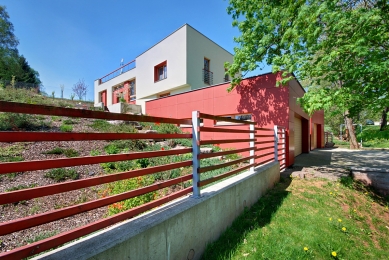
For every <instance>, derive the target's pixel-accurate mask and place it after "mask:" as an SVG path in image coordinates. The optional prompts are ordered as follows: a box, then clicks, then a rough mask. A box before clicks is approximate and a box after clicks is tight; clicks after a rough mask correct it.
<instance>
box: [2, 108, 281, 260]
mask: <svg viewBox="0 0 389 260" xmlns="http://www.w3.org/2000/svg"><path fill="white" fill-rule="evenodd" d="M0 112H12V113H21V114H33V115H46V116H65V117H76V118H89V119H105V120H123V121H135V122H153V123H155V124H157V125H159V124H160V123H166V124H176V125H180V124H185V125H193V131H192V132H193V133H192V134H187V133H183V134H181V133H180V134H158V133H147V134H146V133H81V132H70V133H62V132H31V131H4V132H0V142H14V143H21V142H60V141H95V140H107V141H112V140H150V139H154V140H155V139H158V140H164V139H190V140H192V144H193V147H192V148H181V149H172V150H160V151H141V152H126V153H120V154H112V155H97V156H79V157H73V158H59V159H46V160H31V161H20V162H2V163H0V176H4V175H5V174H9V173H14V172H33V171H40V170H47V169H53V168H62V167H74V166H82V165H90V164H101V163H112V162H121V161H129V160H138V159H148V158H156V157H165V156H170V158H173V156H178V155H183V154H189V153H192V160H186V161H179V162H174V163H172V162H171V163H168V164H164V165H156V166H152V167H146V168H141V169H134V170H129V171H122V172H116V173H111V174H105V175H101V176H94V177H87V178H83V179H79V180H72V181H66V182H60V183H54V184H49V185H45V186H39V187H31V188H27V189H21V190H15V191H10V192H3V193H0V204H2V205H3V204H9V203H18V202H20V201H26V200H32V199H35V198H41V197H45V196H54V195H56V194H60V193H64V192H70V191H75V190H80V189H86V188H90V187H94V186H98V185H105V184H111V183H114V182H117V181H123V180H128V179H132V178H139V177H141V176H146V175H150V174H155V173H160V172H164V171H169V170H174V169H181V171H182V169H185V167H191V170H192V173H191V174H190V173H189V174H188V173H186V174H182V175H181V176H179V177H176V178H173V179H169V180H163V181H160V182H155V183H152V184H150V185H148V186H145V187H141V188H138V189H134V190H128V191H124V192H122V193H119V194H114V195H109V196H103V197H101V198H98V199H95V200H91V201H86V202H83V203H80V204H76V205H71V206H65V207H63V208H59V209H53V210H51V211H48V212H43V213H39V214H35V215H29V216H26V217H23V218H17V219H12V220H10V221H7V222H2V223H0V236H4V235H7V234H11V233H13V232H19V231H21V230H25V229H29V228H34V227H36V226H39V225H43V224H46V223H50V222H53V221H58V220H61V219H64V218H68V217H71V216H74V215H77V214H80V213H84V212H88V211H91V210H94V209H98V208H101V207H106V206H109V205H112V204H114V203H118V202H122V201H125V200H127V199H130V198H135V197H138V196H141V195H144V194H148V193H150V192H156V191H158V190H161V189H165V188H169V187H172V186H173V185H175V186H177V185H179V184H183V183H184V182H187V181H190V180H193V186H192V187H188V188H183V187H180V188H181V190H179V191H175V192H173V193H171V194H169V195H167V196H165V197H162V198H158V199H155V200H152V201H151V202H148V203H145V204H143V205H140V206H137V207H134V208H131V209H129V210H126V211H124V212H121V213H118V214H116V215H114V216H111V217H108V218H105V219H101V220H98V221H96V222H93V223H90V224H87V225H84V226H81V227H77V228H75V229H73V230H69V231H66V232H63V233H60V234H58V235H55V236H52V237H50V238H47V239H44V240H42V241H38V242H35V243H31V244H28V245H25V246H22V247H19V248H16V249H13V250H10V251H7V252H3V253H0V258H4V259H20V258H26V257H29V256H32V255H35V254H37V253H40V252H43V251H46V250H48V249H51V248H54V247H57V246H60V245H62V244H64V243H67V242H70V241H72V240H74V239H77V238H80V237H82V236H85V235H88V234H90V233H91V232H95V231H98V230H100V229H103V228H106V227H108V226H110V225H113V224H115V223H118V222H120V221H123V220H126V219H128V218H131V217H134V216H136V215H139V214H141V213H143V212H145V211H147V210H151V209H153V208H155V207H158V206H161V205H162V204H164V203H167V202H169V201H172V200H174V199H177V198H179V197H182V196H184V195H188V194H189V193H191V192H193V196H194V197H199V196H200V195H201V194H200V188H203V187H205V186H206V185H209V184H212V183H214V182H217V181H220V180H223V179H225V178H227V177H230V176H232V175H235V174H238V173H241V172H243V171H247V170H248V171H250V172H253V171H254V167H256V166H259V165H262V164H265V163H268V162H271V161H274V160H279V161H280V164H281V169H283V168H282V167H285V129H284V128H280V127H279V128H277V127H275V128H274V129H273V128H258V127H255V125H256V123H255V122H252V121H242V120H236V119H231V118H225V117H221V116H214V115H209V114H204V113H200V112H198V111H194V112H193V114H192V119H174V118H162V117H152V116H138V115H127V114H116V113H109V112H100V111H90V110H78V109H71V108H60V107H51V106H43V105H31V104H19V103H14V102H5V101H0ZM201 119H203V120H213V121H214V122H215V127H203V126H201V125H200V120H201ZM220 121H222V122H223V125H217V124H216V123H217V122H220ZM226 122H227V123H231V124H230V125H224V124H225V123H226ZM216 126H217V127H216ZM203 133H212V136H213V138H211V139H209V138H208V139H207V138H202V134H203ZM205 136H206V135H205ZM219 144H228V145H229V146H230V147H233V146H234V145H239V149H230V150H229V149H225V150H220V151H216V152H213V153H201V152H200V148H201V146H204V145H205V146H207V145H215V146H218V145H219ZM213 148H215V147H213ZM228 156H230V157H228ZM226 157H228V158H232V159H228V160H227V159H226ZM174 158H175V157H174ZM215 158H220V160H219V162H217V163H213V164H212V165H209V164H208V165H204V166H201V165H202V163H203V162H205V161H207V160H208V159H213V160H215ZM221 159H223V160H221ZM213 162H215V161H213ZM227 167H228V168H227ZM221 170H222V171H221ZM33 173H34V174H42V172H38V173H36V172H33Z"/></svg>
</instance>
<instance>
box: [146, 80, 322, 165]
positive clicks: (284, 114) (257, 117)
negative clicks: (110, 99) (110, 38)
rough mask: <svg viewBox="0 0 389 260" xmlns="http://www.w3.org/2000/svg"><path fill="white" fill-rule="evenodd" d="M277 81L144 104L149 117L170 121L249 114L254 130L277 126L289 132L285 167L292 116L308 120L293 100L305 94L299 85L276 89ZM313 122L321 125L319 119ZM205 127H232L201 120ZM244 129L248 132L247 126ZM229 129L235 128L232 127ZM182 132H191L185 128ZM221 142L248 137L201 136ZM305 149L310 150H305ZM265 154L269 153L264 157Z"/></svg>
mask: <svg viewBox="0 0 389 260" xmlns="http://www.w3.org/2000/svg"><path fill="white" fill-rule="evenodd" d="M277 77H279V75H276V74H272V73H268V74H264V75H261V76H256V77H251V78H247V79H244V80H243V81H242V82H241V84H240V85H239V86H237V87H236V88H235V89H234V90H233V91H231V92H230V93H228V92H227V88H228V87H229V83H225V84H220V85H217V86H212V87H208V88H203V89H198V90H194V91H190V92H186V93H182V94H177V95H173V96H168V97H164V98H160V99H156V100H151V101H148V102H146V113H147V114H148V115H152V116H161V117H171V118H191V115H192V111H196V110H197V111H200V112H201V113H206V114H212V115H220V116H223V115H234V114H248V113H250V114H252V120H254V121H255V122H257V127H271V128H273V126H274V125H280V126H283V127H286V128H287V129H288V131H287V140H286V147H289V149H287V166H289V165H291V164H293V162H294V145H293V133H294V132H293V129H294V127H293V123H294V122H293V120H294V116H295V114H299V115H300V116H302V117H304V118H305V119H306V120H309V116H308V115H307V114H306V113H304V112H303V111H302V109H301V108H300V107H299V106H298V104H297V103H296V98H297V97H301V96H302V95H303V94H304V90H303V89H302V88H301V86H300V85H299V83H298V82H297V81H295V80H293V81H291V82H290V83H288V86H285V87H276V79H277ZM316 119H317V120H319V121H320V117H317V118H316ZM316 119H315V120H316ZM323 122H324V120H323ZM307 125H309V124H307ZM322 125H324V123H322ZM204 126H208V127H222V128H228V127H232V126H215V125H214V122H213V121H212V120H204ZM244 127H245V128H247V126H244ZM232 128H237V127H236V126H233V127H232ZM240 128H242V126H241V127H240ZM183 130H184V131H188V132H190V131H191V129H190V128H184V129H183ZM307 132H308V129H307ZM222 138H247V136H245V137H241V136H237V134H229V133H203V134H202V136H201V139H202V140H209V139H214V140H217V139H222ZM308 138H309V136H306V139H307V140H308ZM267 146H268V145H267ZM222 147H223V146H222ZM229 147H234V148H236V149H239V148H243V147H247V144H229ZM307 149H309V148H308V147H307ZM308 151H309V150H307V152H308ZM266 152H268V151H264V152H263V153H266ZM270 157H271V156H270Z"/></svg>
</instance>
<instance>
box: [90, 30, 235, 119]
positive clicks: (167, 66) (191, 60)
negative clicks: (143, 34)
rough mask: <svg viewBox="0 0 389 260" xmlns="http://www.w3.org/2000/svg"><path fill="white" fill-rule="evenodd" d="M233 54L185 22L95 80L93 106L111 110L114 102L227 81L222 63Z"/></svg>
mask: <svg viewBox="0 0 389 260" xmlns="http://www.w3.org/2000/svg"><path fill="white" fill-rule="evenodd" d="M227 61H228V62H230V63H231V62H232V61H233V55H232V54H231V53H229V52H228V51H226V50H225V49H223V48H222V47H220V46H219V45H217V44H216V43H214V42H213V41H212V40H210V39H209V38H207V37H206V36H204V35H203V34H201V33H200V32H198V31H197V30H196V29H194V28H193V27H191V26H190V25H188V24H185V25H183V26H182V27H180V28H179V29H178V30H176V31H175V32H173V33H172V34H170V35H169V36H167V37H166V38H165V39H163V40H162V41H160V42H159V43H157V44H155V45H154V46H153V47H151V48H150V49H148V50H146V51H145V52H144V53H142V54H140V55H139V56H138V57H136V59H135V60H133V61H132V62H130V63H127V64H125V65H124V66H122V67H120V68H118V69H116V70H115V71H113V72H111V73H109V74H107V75H105V76H104V77H102V78H99V79H97V80H96V81H95V83H94V92H95V98H94V100H95V105H104V106H106V107H107V108H108V109H109V110H110V111H114V110H115V109H113V106H115V104H118V103H121V102H125V103H130V104H136V105H140V106H141V107H142V112H143V113H145V112H146V111H145V102H146V101H148V100H152V99H156V98H159V97H164V96H168V95H173V94H178V93H182V92H186V91H189V90H194V89H198V88H202V87H206V86H210V85H214V84H218V83H222V82H226V81H229V78H228V76H226V75H225V69H224V63H225V62H227Z"/></svg>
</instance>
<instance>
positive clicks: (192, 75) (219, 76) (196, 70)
mask: <svg viewBox="0 0 389 260" xmlns="http://www.w3.org/2000/svg"><path fill="white" fill-rule="evenodd" d="M204 58H207V59H209V60H210V71H211V72H212V73H213V84H210V85H214V84H219V83H222V82H224V74H225V70H224V63H225V62H226V61H228V62H230V63H232V61H233V55H232V54H231V53H229V52H228V51H226V50H224V49H223V48H221V47H220V46H219V45H217V44H216V43H214V42H213V41H212V40H210V39H208V38H207V37H205V36H204V35H203V34H201V33H200V32H198V31H197V30H196V29H194V28H192V27H190V26H188V27H187V68H186V70H187V82H188V84H189V85H190V86H191V89H192V90H193V89H198V88H202V87H206V86H209V84H206V83H204V81H203V74H202V73H203V68H204Z"/></svg>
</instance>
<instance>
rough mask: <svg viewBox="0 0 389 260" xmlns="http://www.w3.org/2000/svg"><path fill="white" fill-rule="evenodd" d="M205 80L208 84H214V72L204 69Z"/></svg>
mask: <svg viewBox="0 0 389 260" xmlns="http://www.w3.org/2000/svg"><path fill="white" fill-rule="evenodd" d="M203 81H204V83H206V84H209V85H212V84H213V72H212V71H209V70H206V69H203Z"/></svg>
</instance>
